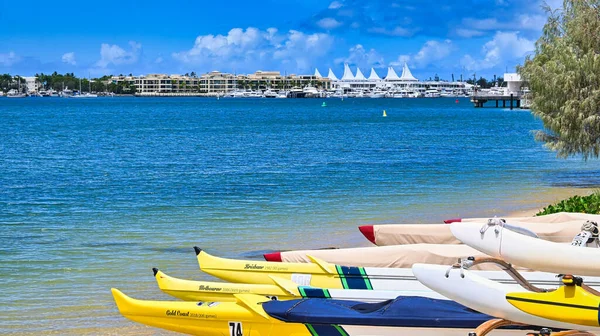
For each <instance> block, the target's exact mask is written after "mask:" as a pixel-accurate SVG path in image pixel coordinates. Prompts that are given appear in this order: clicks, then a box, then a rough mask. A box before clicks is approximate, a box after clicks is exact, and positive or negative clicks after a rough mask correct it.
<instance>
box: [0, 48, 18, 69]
mask: <svg viewBox="0 0 600 336" xmlns="http://www.w3.org/2000/svg"><path fill="white" fill-rule="evenodd" d="M20 60H21V58H20V57H19V56H17V54H15V53H14V52H13V51H11V52H9V53H7V54H0V65H2V66H6V67H9V66H11V65H13V64H15V63H17V62H19V61H20Z"/></svg>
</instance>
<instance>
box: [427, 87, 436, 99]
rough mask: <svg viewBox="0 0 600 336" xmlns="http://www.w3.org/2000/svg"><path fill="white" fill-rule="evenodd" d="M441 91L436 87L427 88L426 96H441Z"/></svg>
mask: <svg viewBox="0 0 600 336" xmlns="http://www.w3.org/2000/svg"><path fill="white" fill-rule="evenodd" d="M439 97H440V92H439V91H438V90H436V89H428V90H425V98H439Z"/></svg>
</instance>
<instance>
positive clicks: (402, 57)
mask: <svg viewBox="0 0 600 336" xmlns="http://www.w3.org/2000/svg"><path fill="white" fill-rule="evenodd" d="M410 59H411V57H410V55H400V56H398V58H397V59H396V60H395V61H393V62H390V66H393V67H401V66H404V63H409V62H410Z"/></svg>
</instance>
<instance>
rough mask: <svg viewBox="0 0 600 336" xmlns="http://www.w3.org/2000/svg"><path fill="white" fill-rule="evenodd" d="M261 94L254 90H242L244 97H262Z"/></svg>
mask: <svg viewBox="0 0 600 336" xmlns="http://www.w3.org/2000/svg"><path fill="white" fill-rule="evenodd" d="M262 97H263V95H262V94H260V93H258V92H256V91H246V92H244V98H262Z"/></svg>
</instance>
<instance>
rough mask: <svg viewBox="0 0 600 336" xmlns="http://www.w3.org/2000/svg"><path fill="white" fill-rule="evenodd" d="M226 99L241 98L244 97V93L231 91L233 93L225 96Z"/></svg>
mask: <svg viewBox="0 0 600 336" xmlns="http://www.w3.org/2000/svg"><path fill="white" fill-rule="evenodd" d="M226 97H230V98H243V97H244V91H240V90H233V91H231V92H229V94H227V96H226Z"/></svg>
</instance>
